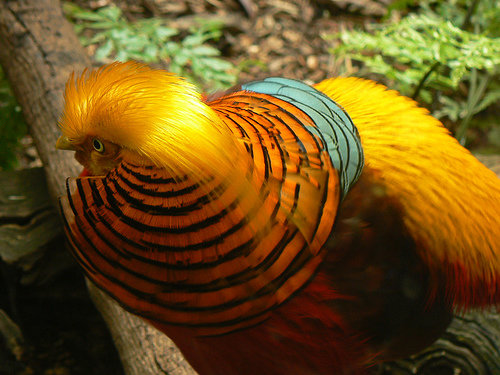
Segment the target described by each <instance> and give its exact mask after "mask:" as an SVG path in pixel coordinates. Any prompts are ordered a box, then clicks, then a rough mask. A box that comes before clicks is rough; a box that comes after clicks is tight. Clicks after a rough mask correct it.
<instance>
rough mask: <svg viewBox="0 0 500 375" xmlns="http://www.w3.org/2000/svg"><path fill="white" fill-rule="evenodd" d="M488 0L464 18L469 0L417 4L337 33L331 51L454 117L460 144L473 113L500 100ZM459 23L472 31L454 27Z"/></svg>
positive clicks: (496, 42) (497, 15)
mask: <svg viewBox="0 0 500 375" xmlns="http://www.w3.org/2000/svg"><path fill="white" fill-rule="evenodd" d="M490 2H491V1H483V2H481V4H480V5H479V8H478V9H477V10H476V12H475V13H474V14H473V15H471V17H470V19H469V20H468V21H466V19H467V17H468V15H467V11H468V9H469V8H468V7H467V6H466V4H465V3H468V4H469V6H470V2H465V1H462V2H461V1H451V2H432V1H425V2H421V3H419V5H420V7H421V9H420V12H419V13H417V14H409V15H407V16H406V17H403V18H401V19H400V20H398V21H395V22H390V21H389V22H385V23H382V24H377V25H373V26H371V27H370V28H369V30H368V31H346V32H343V33H342V34H338V35H337V37H339V38H340V40H341V42H342V44H340V45H339V46H338V47H336V48H334V49H333V50H332V51H333V53H335V54H338V55H340V56H347V55H349V56H350V57H351V58H352V59H355V60H358V61H360V62H362V63H363V64H364V69H365V70H366V69H367V70H369V71H371V72H374V73H377V74H380V75H382V76H383V77H384V78H385V79H387V80H388V84H389V85H390V86H392V87H395V88H396V89H398V90H399V91H401V92H402V93H403V94H405V95H410V96H411V95H413V96H416V95H419V98H420V99H421V100H422V101H423V102H424V103H426V104H427V105H429V106H431V107H432V109H433V112H434V113H433V114H434V115H435V116H436V117H438V118H447V119H449V120H451V121H453V122H457V121H459V122H460V124H459V125H458V127H457V128H456V137H457V138H458V139H459V140H461V141H462V142H464V141H465V133H466V130H467V128H468V126H469V124H470V121H471V118H472V116H474V115H475V114H477V113H478V112H480V111H482V110H484V109H486V108H487V107H489V106H491V105H493V104H494V103H496V102H497V101H498V100H499V99H500V85H499V84H498V79H497V78H498V76H499V73H500V69H499V67H500V38H498V35H496V33H498V30H499V28H495V27H496V26H499V25H498V22H499V21H498V20H499V19H500V10H499V9H498V7H496V6H494V5H492V4H490V5H491V7H487V6H486V5H488V4H487V3H490ZM409 3H413V2H409V1H399V2H396V3H395V4H394V5H393V7H396V8H397V7H399V8H401V7H403V8H404V6H407V5H409ZM464 23H470V25H471V29H472V31H468V30H464V29H462V28H461V27H458V26H457V25H458V24H461V25H463V24H464ZM363 73H364V72H363V71H361V74H363Z"/></svg>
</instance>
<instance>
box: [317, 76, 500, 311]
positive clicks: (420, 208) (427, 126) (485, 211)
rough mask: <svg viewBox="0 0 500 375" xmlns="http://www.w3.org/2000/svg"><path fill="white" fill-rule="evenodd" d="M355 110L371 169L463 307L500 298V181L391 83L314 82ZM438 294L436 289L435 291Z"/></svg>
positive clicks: (434, 273)
mask: <svg viewBox="0 0 500 375" xmlns="http://www.w3.org/2000/svg"><path fill="white" fill-rule="evenodd" d="M315 87H316V88H317V89H318V90H320V91H322V92H323V93H325V94H326V95H328V96H329V97H331V98H332V99H333V100H335V101H336V102H337V103H339V104H340V105H341V106H343V107H344V109H345V110H346V111H347V113H349V115H350V116H351V118H352V120H353V122H354V124H355V125H356V127H357V128H358V131H359V133H360V136H361V142H362V144H363V149H364V153H365V164H366V166H367V167H370V168H373V169H376V170H379V171H380V176H381V181H382V182H383V184H384V185H385V186H386V188H387V191H388V193H389V194H390V195H392V196H394V197H396V198H397V199H398V200H399V201H400V202H401V204H402V206H403V208H404V211H405V218H404V221H405V224H406V226H407V228H408V230H409V232H410V233H411V235H412V236H413V238H414V240H415V241H416V243H417V245H418V246H417V247H418V249H419V256H420V257H421V258H422V259H423V260H424V261H425V263H426V264H427V265H428V267H429V268H430V271H431V277H433V278H434V279H435V283H434V284H435V285H436V288H438V287H440V281H441V280H443V279H444V280H445V283H446V293H447V296H448V298H449V300H450V301H451V302H453V303H454V304H456V305H458V306H461V307H464V308H466V307H472V306H483V305H487V304H492V303H493V304H498V303H499V302H500V215H499V213H500V179H499V178H498V177H497V176H496V175H495V174H494V173H493V172H492V171H490V170H488V169H487V168H486V167H485V166H484V165H482V164H481V163H480V162H479V161H478V160H477V159H476V158H475V157H474V156H472V155H471V154H470V152H469V151H467V150H466V149H465V148H463V147H462V146H461V145H460V144H459V143H458V142H457V141H456V140H455V139H454V138H452V137H451V136H449V134H448V131H447V130H446V129H445V128H444V127H443V126H442V124H441V123H440V122H439V121H438V120H436V119H435V118H433V117H431V116H430V115H429V114H428V112H427V111H426V110H425V109H423V108H419V107H418V106H417V105H416V103H415V102H414V101H412V100H411V99H408V98H406V97H403V96H400V95H399V94H398V93H397V92H395V91H389V90H387V88H386V87H385V86H382V85H378V84H375V83H374V82H371V81H367V80H362V79H357V78H335V79H328V80H325V81H323V82H321V83H319V84H317V85H316V86H315ZM434 292H435V291H434Z"/></svg>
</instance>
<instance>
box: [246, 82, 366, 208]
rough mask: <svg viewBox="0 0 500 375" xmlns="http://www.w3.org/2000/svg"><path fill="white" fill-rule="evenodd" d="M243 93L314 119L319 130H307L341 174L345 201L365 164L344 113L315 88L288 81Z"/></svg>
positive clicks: (251, 86)
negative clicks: (289, 106)
mask: <svg viewBox="0 0 500 375" xmlns="http://www.w3.org/2000/svg"><path fill="white" fill-rule="evenodd" d="M242 89H243V90H247V91H252V92H256V93H260V94H267V95H272V96H274V97H276V98H278V99H281V100H284V101H286V102H288V103H290V104H292V105H293V106H295V107H297V108H298V109H300V110H301V111H302V112H304V113H305V114H307V115H308V116H309V117H310V118H311V120H312V121H313V122H314V123H315V125H316V127H313V126H309V125H304V126H305V128H306V129H307V130H308V131H309V132H310V133H312V134H314V135H316V136H318V137H319V138H320V139H321V140H323V142H324V144H325V146H326V151H327V152H328V155H330V159H331V161H332V164H333V166H334V167H335V168H336V169H337V170H338V171H339V176H340V186H341V191H342V198H343V197H344V196H345V195H346V194H347V192H348V191H349V189H350V188H351V186H352V185H353V184H354V183H355V182H356V181H357V179H358V178H359V176H360V175H361V171H362V169H363V163H364V157H363V148H362V146H361V141H360V138H359V133H358V130H357V129H356V126H355V125H354V123H353V122H352V120H351V118H350V117H349V115H348V114H347V113H346V112H345V111H344V109H343V108H342V107H340V106H339V105H338V104H337V103H335V102H334V101H333V100H332V99H330V98H329V97H328V96H326V95H325V94H323V93H322V92H320V91H318V90H316V89H315V88H314V87H311V86H309V85H306V84H305V83H302V82H300V81H296V80H293V79H288V78H277V77H272V78H266V79H265V80H263V81H256V82H250V83H247V84H244V85H243V86H242Z"/></svg>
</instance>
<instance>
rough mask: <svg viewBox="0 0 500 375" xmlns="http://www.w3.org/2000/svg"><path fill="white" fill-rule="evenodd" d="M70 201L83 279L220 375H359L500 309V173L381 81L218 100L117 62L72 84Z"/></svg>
mask: <svg viewBox="0 0 500 375" xmlns="http://www.w3.org/2000/svg"><path fill="white" fill-rule="evenodd" d="M60 125H61V130H62V132H63V136H62V137H61V138H60V140H59V141H58V147H59V148H63V149H72V150H75V151H76V157H77V159H78V160H79V161H80V162H81V163H82V164H83V165H84V166H85V168H86V169H88V170H90V172H91V174H93V175H94V177H84V178H78V179H70V180H69V181H68V197H66V198H63V199H62V200H61V207H62V210H63V213H64V217H65V220H66V229H67V234H68V239H69V241H70V243H71V245H72V250H73V252H74V254H75V256H76V258H77V260H78V261H79V262H80V264H81V265H82V267H83V269H84V271H85V273H86V275H87V276H88V277H89V278H90V279H91V280H92V281H93V282H94V283H96V285H97V286H99V287H100V288H102V289H103V290H104V291H106V292H107V293H109V294H110V295H111V296H112V297H113V298H115V299H116V300H117V301H118V302H119V303H120V304H122V306H124V307H125V308H126V309H128V310H130V311H132V312H134V313H136V314H138V315H140V316H142V317H143V318H145V319H146V320H148V321H150V322H151V323H152V324H153V325H155V326H156V327H158V328H159V329H161V330H162V331H163V332H164V333H166V334H167V335H168V336H169V337H171V338H172V339H173V340H174V341H175V342H176V344H177V345H178V346H179V347H180V349H181V350H182V351H183V353H184V354H185V355H186V357H187V359H188V360H189V361H190V362H191V363H192V364H193V366H194V367H195V369H196V370H197V371H198V372H199V373H200V374H202V375H204V374H331V373H339V374H342V373H346V374H348V373H358V372H362V371H363V369H364V368H365V367H366V366H368V365H369V364H370V363H372V362H373V361H374V360H377V359H378V360H383V359H388V358H395V357H400V356H405V355H408V354H410V353H412V352H415V351H418V350H419V349H421V348H423V347H425V346H426V345H428V344H430V343H431V342H432V341H433V340H434V339H436V338H437V337H438V336H439V334H440V333H441V332H442V331H443V330H444V329H445V328H446V326H447V324H448V323H449V320H450V316H451V313H452V311H453V309H454V307H458V308H468V307H473V306H486V305H495V304H498V302H499V300H500V249H499V245H498V244H499V243H500V218H499V215H498V212H500V184H499V179H498V178H497V177H496V176H495V175H494V174H493V173H492V172H491V171H489V170H487V169H486V168H485V167H484V166H483V165H481V164H480V163H479V162H478V161H477V160H476V159H475V158H474V157H473V156H472V155H471V154H470V153H469V152H468V151H467V150H465V149H464V148H463V147H461V146H460V145H459V144H458V143H457V142H456V141H455V140H454V139H453V138H452V137H450V136H449V135H448V133H447V131H446V130H445V129H444V128H443V127H442V125H441V124H440V123H439V122H438V121H437V120H435V119H434V118H432V117H431V116H429V115H428V114H427V113H426V111H425V110H423V109H421V108H418V107H417V106H416V105H415V103H414V102H413V101H411V100H410V99H407V98H404V97H402V96H400V95H399V94H397V93H396V92H393V91H388V90H387V89H386V88H385V87H383V86H381V85H377V84H375V83H373V82H371V81H366V80H361V79H355V78H336V79H329V80H325V81H323V82H321V83H319V84H317V85H315V86H314V88H313V87H310V86H307V85H304V84H302V83H300V82H297V81H292V80H285V79H278V78H276V79H269V80H265V81H260V82H254V83H249V84H246V85H243V86H240V87H237V88H234V89H233V90H231V91H230V92H228V93H227V94H223V95H217V96H216V97H213V98H211V97H208V98H207V99H204V100H203V99H202V97H201V96H200V95H199V94H198V93H197V92H196V90H195V89H194V88H193V87H192V86H191V85H190V84H188V83H186V82H185V81H184V80H182V79H181V78H178V77H176V76H174V75H171V74H169V73H166V72H164V71H159V70H152V69H150V68H148V67H146V66H144V65H141V64H137V63H124V64H123V63H114V64H111V65H108V66H105V67H103V68H101V69H99V70H95V71H92V72H85V73H84V74H83V75H82V76H81V77H80V78H78V79H77V80H75V79H74V78H71V79H70V81H69V82H68V85H67V89H66V106H65V111H64V114H63V116H62V118H61V122H60Z"/></svg>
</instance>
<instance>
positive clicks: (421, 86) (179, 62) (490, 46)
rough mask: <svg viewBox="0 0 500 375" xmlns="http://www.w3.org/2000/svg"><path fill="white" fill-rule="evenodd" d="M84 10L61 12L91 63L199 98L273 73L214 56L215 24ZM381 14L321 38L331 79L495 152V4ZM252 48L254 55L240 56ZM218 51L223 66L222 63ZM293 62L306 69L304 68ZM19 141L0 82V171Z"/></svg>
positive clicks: (499, 38)
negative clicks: (426, 113) (121, 66)
mask: <svg viewBox="0 0 500 375" xmlns="http://www.w3.org/2000/svg"><path fill="white" fill-rule="evenodd" d="M85 3H86V2H83V3H81V4H80V5H78V4H76V3H73V2H66V3H64V11H65V14H66V15H67V17H68V19H69V20H70V21H71V22H73V23H74V25H75V30H76V32H77V34H78V35H79V37H80V40H81V42H82V44H83V45H84V46H87V49H88V51H89V53H91V54H93V56H94V59H95V61H96V63H107V62H110V61H113V60H121V61H125V60H130V59H134V60H139V61H143V62H146V63H150V64H153V65H154V64H158V65H160V66H162V67H165V68H167V69H169V70H170V71H172V72H174V73H177V74H179V75H182V76H185V77H186V78H188V79H189V80H191V81H192V82H194V83H195V84H197V85H198V86H200V87H201V89H203V90H207V91H211V90H214V89H220V88H225V87H229V86H231V85H233V84H235V83H236V81H237V79H238V77H239V76H240V75H241V73H242V71H244V70H246V69H247V68H248V66H250V65H257V66H258V69H259V70H260V71H261V72H266V71H268V70H271V71H273V73H274V71H276V69H273V68H272V65H273V62H272V61H271V62H269V59H267V58H266V57H267V56H263V55H262V54H261V55H260V56H259V58H258V59H254V58H253V57H252V56H251V54H249V55H248V56H243V57H242V58H239V59H238V58H237V57H235V56H233V57H232V58H231V56H230V54H231V51H230V50H229V51H228V49H227V48H224V46H225V45H226V46H227V44H228V41H230V39H231V37H232V35H231V32H232V31H233V30H232V29H231V28H232V26H231V24H230V22H225V20H224V19H207V18H206V17H205V18H204V17H199V18H196V19H194V20H193V21H192V22H191V23H190V26H189V27H187V28H180V27H175V26H171V25H170V24H171V23H169V22H167V20H166V19H165V18H162V17H158V16H149V15H143V16H142V17H130V15H126V14H124V12H123V10H122V9H121V8H120V7H119V6H117V5H114V4H113V3H111V2H107V3H108V4H107V5H105V6H103V7H99V8H90V7H88V6H87V4H85ZM323 11H324V12H325V10H323ZM326 12H330V13H331V14H332V15H333V12H331V10H326ZM384 14H385V15H384V16H383V17H375V18H368V17H365V18H363V22H359V20H358V22H350V23H349V24H348V26H347V27H343V28H342V30H341V31H340V32H336V33H323V36H322V37H323V38H324V40H325V41H326V42H327V44H326V46H328V47H326V49H327V50H328V53H330V54H331V57H332V59H334V60H335V61H336V63H335V68H336V70H337V72H336V73H337V74H348V75H358V76H363V77H368V78H373V79H376V80H378V81H382V82H383V83H385V84H386V85H388V86H389V87H390V88H394V89H396V90H399V91H401V92H402V93H403V94H405V95H408V96H410V97H413V98H414V99H416V100H417V101H419V102H420V103H421V105H424V106H426V107H428V108H429V110H430V111H431V112H432V113H433V115H434V116H436V117H437V118H439V119H441V120H442V121H443V122H444V124H445V125H446V126H447V127H448V128H449V129H450V130H451V131H452V132H453V134H454V135H455V136H456V137H457V139H459V141H460V142H461V143H462V144H464V145H466V146H468V147H471V148H474V149H480V150H481V151H482V152H497V153H498V152H500V126H499V125H498V122H497V120H496V118H495V112H496V110H497V109H498V104H499V100H500V80H499V66H500V35H499V34H500V8H499V7H497V6H496V2H495V1H494V0H475V1H472V2H471V1H467V0H452V1H432V0H425V1H418V2H417V1H410V0H398V1H394V2H392V3H391V5H390V6H389V7H387V9H385V11H384ZM226 21H227V20H226ZM270 38H272V36H270V37H269V38H268V39H270ZM236 42H237V41H236ZM233 43H234V41H233ZM254 47H255V48H257V49H258V47H259V46H255V45H253V46H250V48H254ZM250 48H249V49H250ZM223 49H225V51H224V52H225V54H226V55H228V56H223V53H222V52H221V50H223ZM228 52H229V53H228ZM310 57H314V56H310ZM271 58H272V57H271ZM297 58H300V56H299V57H297ZM238 60H239V61H238ZM303 60H304V63H305V64H307V65H308V66H309V64H310V63H311V65H312V66H311V67H314V65H315V64H314V59H312V58H311V59H309V57H308V58H307V59H303ZM268 65H270V66H271V69H268ZM282 70H283V74H284V75H287V72H286V69H282ZM328 73H329V74H327V75H330V72H328ZM333 73H335V72H333ZM278 74H279V71H278ZM254 78H255V77H254ZM305 78H307V77H305ZM26 132H27V129H26V126H25V124H24V122H23V121H22V116H21V114H20V109H19V107H18V106H17V104H16V103H15V100H14V98H13V96H12V93H11V91H10V89H9V86H8V83H7V82H6V81H5V79H3V75H2V74H1V72H0V169H12V168H15V167H16V166H18V163H17V160H18V158H19V153H20V147H19V140H20V139H21V138H22V137H23V136H25V135H26Z"/></svg>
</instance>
